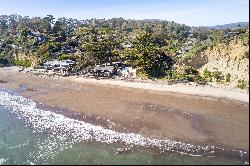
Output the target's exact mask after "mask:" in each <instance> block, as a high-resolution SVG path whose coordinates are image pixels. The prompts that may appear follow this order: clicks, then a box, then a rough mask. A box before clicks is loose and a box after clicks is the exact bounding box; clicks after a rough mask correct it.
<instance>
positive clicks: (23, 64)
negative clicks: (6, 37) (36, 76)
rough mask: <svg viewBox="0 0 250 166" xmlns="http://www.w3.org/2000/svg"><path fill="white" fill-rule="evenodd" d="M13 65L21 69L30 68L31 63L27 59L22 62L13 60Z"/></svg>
mask: <svg viewBox="0 0 250 166" xmlns="http://www.w3.org/2000/svg"><path fill="white" fill-rule="evenodd" d="M14 64H15V65H16V66H23V67H30V66H31V62H30V61H29V60H28V59H24V60H15V61H14Z"/></svg>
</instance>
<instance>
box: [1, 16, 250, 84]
mask: <svg viewBox="0 0 250 166" xmlns="http://www.w3.org/2000/svg"><path fill="white" fill-rule="evenodd" d="M230 25H231V24H230ZM233 25H236V24H233ZM233 25H232V26H233ZM237 25H238V24H237ZM242 25H243V23H242ZM244 25H245V24H244ZM225 26H227V27H229V25H225ZM248 36H249V27H248V26H247V27H239V26H238V28H231V29H230V28H229V29H228V28H227V29H224V28H222V29H221V28H219V29H211V28H204V27H203V28H193V27H190V26H186V25H184V24H179V23H176V22H170V21H165V20H125V19H123V18H112V19H107V20H106V19H87V20H77V19H72V18H70V19H66V18H65V17H62V18H58V19H57V20H55V18H54V17H53V16H52V15H48V16H46V17H44V18H41V17H33V18H30V17H28V16H25V17H22V16H20V15H10V16H6V15H1V16H0V66H9V65H18V66H24V67H29V66H32V67H38V66H41V65H43V63H44V62H46V61H48V60H53V59H57V60H63V59H72V60H75V61H77V65H76V66H75V68H74V69H73V70H74V71H75V72H79V71H83V70H84V71H85V70H87V69H89V68H93V67H94V66H95V65H97V64H104V63H107V62H114V61H121V62H123V63H125V64H127V65H129V66H133V67H135V68H136V69H137V75H138V76H140V77H144V78H149V79H155V78H156V79H164V80H182V79H188V80H190V81H195V82H198V83H201V84H206V83H207V82H213V81H216V82H218V83H219V82H221V83H226V84H231V85H233V86H237V87H239V88H242V89H246V88H247V87H248V84H249V83H248V73H249V66H248V61H249V51H248V46H249V39H248ZM176 66H177V67H176ZM178 66H182V67H183V68H184V71H183V70H182V69H181V68H180V67H178ZM190 67H192V68H190Z"/></svg>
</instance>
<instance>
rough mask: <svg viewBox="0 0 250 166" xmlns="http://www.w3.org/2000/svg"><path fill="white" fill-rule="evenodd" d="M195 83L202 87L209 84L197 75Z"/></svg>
mask: <svg viewBox="0 0 250 166" xmlns="http://www.w3.org/2000/svg"><path fill="white" fill-rule="evenodd" d="M193 81H194V82H196V83H198V84H200V85H206V84H207V80H206V78H204V77H202V76H200V75H196V76H195V77H193Z"/></svg>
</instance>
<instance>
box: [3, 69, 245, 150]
mask: <svg viewBox="0 0 250 166" xmlns="http://www.w3.org/2000/svg"><path fill="white" fill-rule="evenodd" d="M18 70H19V69H18V68H15V67H11V68H2V69H0V79H1V80H5V81H7V82H6V83H0V87H4V88H9V89H12V90H16V91H18V92H19V93H21V94H22V95H23V96H24V97H27V98H30V99H32V100H33V101H35V102H37V103H43V104H46V105H48V106H51V107H60V108H66V109H69V110H70V111H74V112H80V113H83V114H86V115H88V116H89V117H93V118H96V117H97V118H98V117H101V118H105V119H108V121H109V123H107V124H103V125H104V127H106V128H111V129H112V130H115V131H121V132H134V133H138V134H141V135H142V136H145V137H151V138H159V139H166V138H167V139H173V140H180V141H183V142H188V143H194V144H205V145H207V144H213V145H218V146H226V147H232V148H239V149H245V150H247V151H249V111H248V109H249V93H248V92H246V91H240V90H233V89H229V88H220V87H219V88H215V87H211V86H197V85H194V84H175V85H161V84H153V83H139V82H138V83H135V82H126V81H121V80H119V81H114V80H95V79H87V78H77V77H65V78H63V77H60V78H58V77H47V76H35V75H32V74H30V73H28V74H27V73H25V71H23V72H19V71H18Z"/></svg>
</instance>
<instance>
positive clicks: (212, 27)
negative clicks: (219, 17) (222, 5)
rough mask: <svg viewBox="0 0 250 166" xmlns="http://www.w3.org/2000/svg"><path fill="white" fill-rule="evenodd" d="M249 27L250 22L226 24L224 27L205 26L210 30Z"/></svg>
mask: <svg viewBox="0 0 250 166" xmlns="http://www.w3.org/2000/svg"><path fill="white" fill-rule="evenodd" d="M246 26H249V22H236V23H230V24H224V25H215V26H204V27H205V28H209V29H227V28H229V29H234V28H238V27H246Z"/></svg>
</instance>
